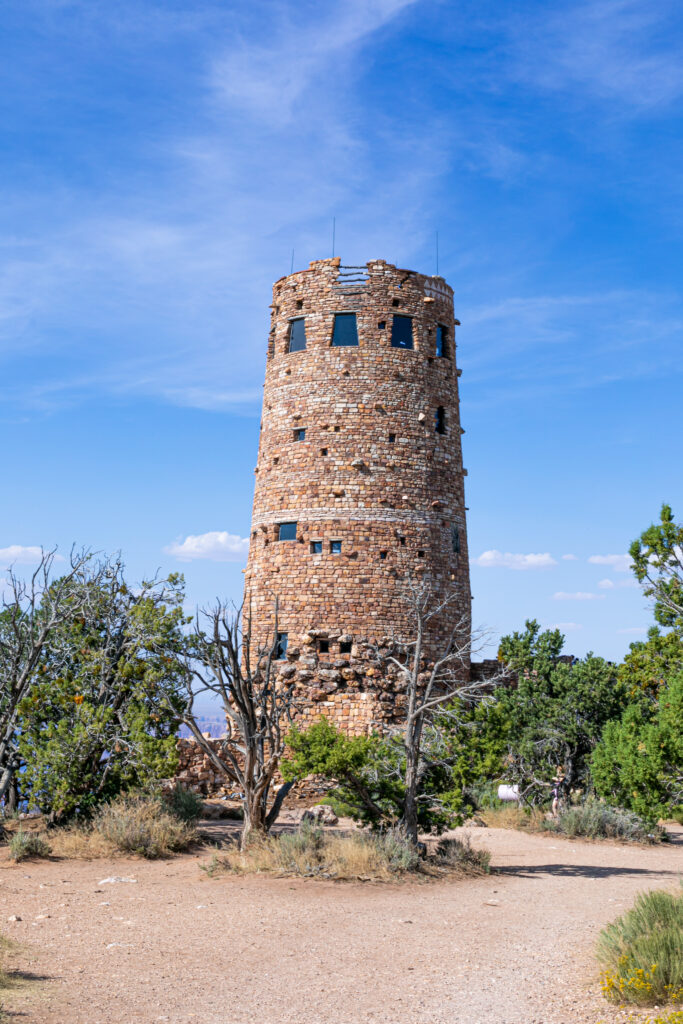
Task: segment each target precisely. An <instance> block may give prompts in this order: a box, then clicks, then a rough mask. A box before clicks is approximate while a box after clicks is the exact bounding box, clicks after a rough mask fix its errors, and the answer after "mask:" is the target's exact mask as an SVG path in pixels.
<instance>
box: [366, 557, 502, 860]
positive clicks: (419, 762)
mask: <svg viewBox="0 0 683 1024" xmlns="http://www.w3.org/2000/svg"><path fill="white" fill-rule="evenodd" d="M402 599H403V602H404V604H405V605H406V606H407V608H408V612H409V617H410V621H411V631H412V634H413V635H412V637H410V638H408V639H406V638H397V639H394V640H393V641H392V644H391V652H390V653H389V655H388V656H387V654H384V655H383V657H384V658H385V659H386V660H388V661H389V662H390V663H392V664H393V665H394V666H395V668H396V670H397V673H398V678H399V680H400V686H401V689H402V690H404V691H405V694H406V716H405V720H404V721H403V722H402V723H401V725H400V726H397V727H394V728H392V729H390V730H389V732H390V733H392V734H393V736H394V739H395V740H396V742H398V743H399V744H400V746H401V747H402V753H403V760H404V767H403V783H404V787H405V797H404V806H403V815H402V820H401V824H402V826H403V828H404V830H405V832H406V834H407V836H408V837H409V839H411V840H412V842H414V843H417V837H418V804H419V799H420V793H421V789H422V783H423V781H424V779H425V776H426V774H427V772H428V771H429V770H430V769H431V768H433V767H434V766H435V765H437V764H441V765H444V766H446V765H447V763H448V753H447V752H446V750H445V749H444V743H443V735H444V727H447V726H448V724H449V720H450V724H451V725H453V724H456V723H457V720H458V719H461V718H462V717H463V708H468V707H471V706H472V705H474V704H476V703H478V702H480V701H482V700H485V699H487V698H488V699H491V691H492V689H493V688H494V687H495V686H496V685H497V684H498V683H499V682H502V681H503V678H504V674H503V673H501V674H500V676H496V677H495V678H491V679H488V680H486V681H484V682H482V681H472V680H471V679H470V677H469V662H470V658H471V656H472V654H473V653H475V652H476V651H477V650H479V649H480V648H481V647H482V645H483V642H484V641H485V638H486V634H485V633H484V632H483V631H481V630H479V631H475V632H474V633H473V632H472V630H471V624H470V617H469V614H467V613H465V614H460V613H458V612H457V611H456V606H457V604H458V602H459V601H460V600H461V594H460V592H459V590H457V589H455V588H454V589H451V590H450V591H448V592H447V593H446V595H445V596H439V595H438V593H437V591H436V589H435V587H434V585H433V583H432V582H431V581H429V580H416V579H415V578H414V577H412V576H410V575H407V576H406V577H405V581H404V586H403V593H402ZM437 619H438V620H440V628H439V630H437V629H435V628H434V625H435V620H437ZM444 623H446V626H445V627H444V625H443V624H444ZM430 627H431V628H430ZM437 632H439V633H441V641H440V642H437V643H436V649H435V642H434V639H433V638H434V635H435V634H436V633H437ZM378 657H382V655H381V654H380V652H379V651H378Z"/></svg>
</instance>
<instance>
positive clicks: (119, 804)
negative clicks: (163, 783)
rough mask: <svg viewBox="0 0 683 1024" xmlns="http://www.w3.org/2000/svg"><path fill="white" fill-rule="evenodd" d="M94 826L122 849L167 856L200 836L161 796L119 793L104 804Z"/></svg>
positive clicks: (151, 856)
mask: <svg viewBox="0 0 683 1024" xmlns="http://www.w3.org/2000/svg"><path fill="white" fill-rule="evenodd" d="M93 830H94V831H95V832H97V833H99V835H101V836H103V837H104V838H105V839H106V840H108V841H109V842H110V843H112V845H113V846H114V847H115V848H116V849H117V850H120V851H121V853H134V854H138V855H139V856H141V857H148V858H154V857H168V856H170V855H171V854H172V853H177V852H178V851H180V850H186V849H187V847H188V846H190V844H191V843H193V842H194V841H195V840H196V838H197V833H196V831H195V829H194V828H193V827H192V826H191V825H189V824H188V823H187V822H185V821H181V820H180V819H179V818H178V817H177V816H176V815H175V814H172V813H171V812H170V811H169V810H168V809H167V807H166V806H165V805H164V803H163V802H162V801H161V800H160V799H159V798H158V797H154V796H152V797H150V796H144V795H132V796H122V797H118V798H117V799H116V800H112V802H111V803H109V804H105V805H104V806H103V807H101V808H100V809H99V810H98V811H97V813H96V814H95V816H94V818H93Z"/></svg>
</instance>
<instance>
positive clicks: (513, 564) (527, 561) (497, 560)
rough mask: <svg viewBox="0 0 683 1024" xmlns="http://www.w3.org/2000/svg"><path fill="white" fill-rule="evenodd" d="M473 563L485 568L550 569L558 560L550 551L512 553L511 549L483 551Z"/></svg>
mask: <svg viewBox="0 0 683 1024" xmlns="http://www.w3.org/2000/svg"><path fill="white" fill-rule="evenodd" d="M472 564H473V565H479V566H481V567H483V568H485V569H520V570H523V569H550V568H551V567H552V566H553V565H557V562H556V561H555V559H554V558H553V557H552V555H551V554H549V552H547V551H546V552H544V553H543V554H529V555H522V554H512V553H511V552H509V551H506V552H502V551H496V550H495V549H494V550H492V551H483V552H482V553H481V555H479V556H478V557H477V558H473V559H472Z"/></svg>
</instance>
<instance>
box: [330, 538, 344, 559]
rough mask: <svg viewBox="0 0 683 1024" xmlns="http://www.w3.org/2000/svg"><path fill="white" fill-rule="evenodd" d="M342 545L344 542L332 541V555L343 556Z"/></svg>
mask: <svg viewBox="0 0 683 1024" xmlns="http://www.w3.org/2000/svg"><path fill="white" fill-rule="evenodd" d="M341 544H342V542H341V541H340V540H331V541H330V554H332V555H340V554H341Z"/></svg>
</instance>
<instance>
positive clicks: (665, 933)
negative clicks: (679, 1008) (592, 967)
mask: <svg viewBox="0 0 683 1024" xmlns="http://www.w3.org/2000/svg"><path fill="white" fill-rule="evenodd" d="M681 950H683V889H682V890H680V891H679V892H677V893H670V892H665V891H663V890H659V889H654V890H651V891H650V892H643V893H640V894H639V895H638V896H637V897H636V901H635V903H634V905H633V906H632V907H631V909H630V910H627V911H626V913H625V914H622V916H621V917H618V918H617V920H616V921H613V922H612V924H609V925H607V927H606V928H604V929H603V930H602V932H601V933H600V937H599V939H598V944H597V956H598V959H599V961H600V963H601V964H602V965H603V975H602V990H603V993H604V995H605V997H606V998H607V999H609V1000H610V1002H615V1003H635V1004H640V1005H648V1004H655V1003H660V1004H661V1003H666V1002H678V1001H683V956H681Z"/></svg>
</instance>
